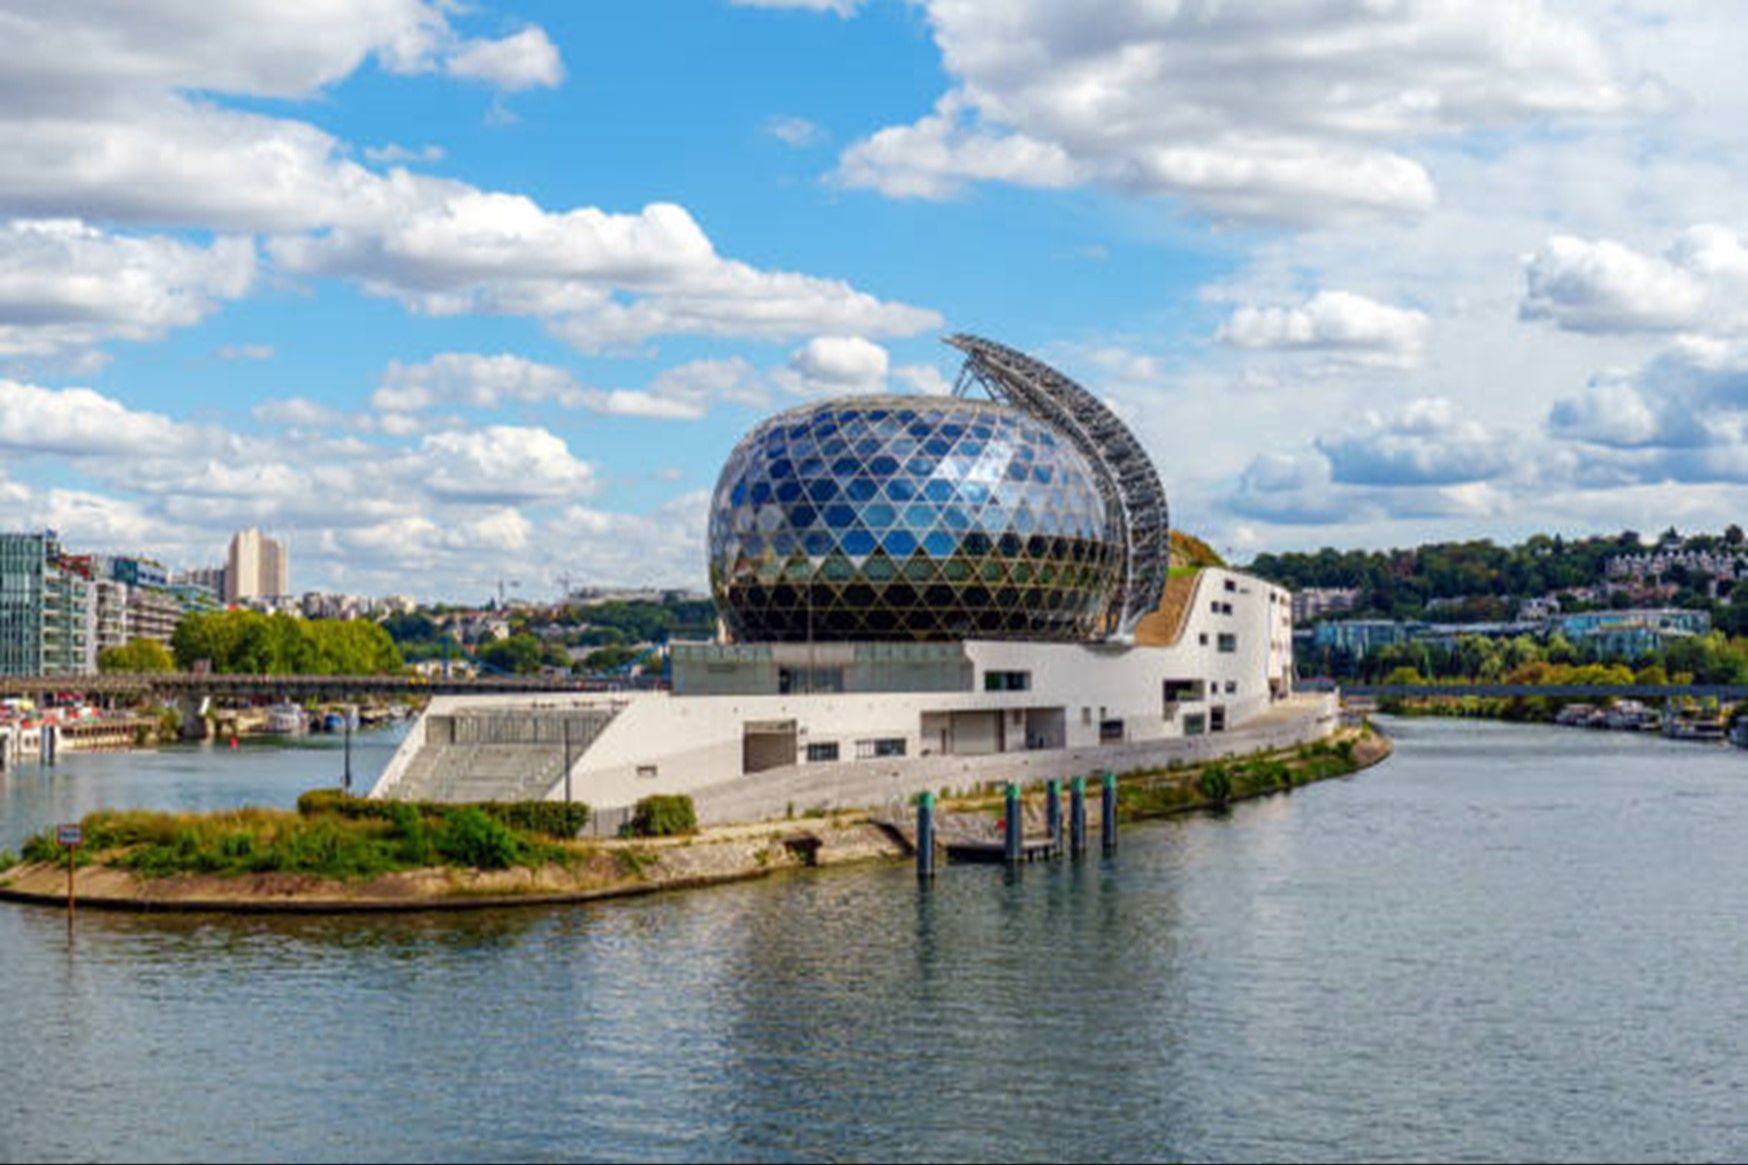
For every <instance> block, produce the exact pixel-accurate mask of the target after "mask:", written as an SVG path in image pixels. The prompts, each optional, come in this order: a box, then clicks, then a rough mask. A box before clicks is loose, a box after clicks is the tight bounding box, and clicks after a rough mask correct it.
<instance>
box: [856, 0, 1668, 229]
mask: <svg viewBox="0 0 1748 1165" xmlns="http://www.w3.org/2000/svg"><path fill="white" fill-rule="evenodd" d="M924 6H925V7H926V9H927V12H928V17H929V22H930V26H931V28H932V31H933V33H934V37H935V40H936V42H937V43H938V44H939V46H940V48H941V53H942V59H943V65H944V67H945V69H946V71H947V72H948V74H949V75H950V76H952V77H953V78H954V82H955V83H954V86H953V88H952V89H951V90H950V91H949V92H948V93H947V95H946V96H945V97H943V98H942V100H941V102H940V103H939V104H938V105H937V107H936V110H935V112H934V113H933V114H931V115H929V116H927V117H924V118H922V119H921V120H919V121H918V122H916V123H914V124H912V125H909V126H900V127H893V128H889V129H886V130H882V131H880V132H878V133H876V134H874V135H873V136H871V137H870V138H868V139H866V140H864V141H862V142H859V143H856V144H855V145H852V146H851V147H850V148H849V149H848V150H846V151H845V153H844V155H843V158H842V161H841V164H840V167H839V170H838V178H839V180H840V181H843V182H845V183H847V184H850V185H857V186H872V187H876V188H878V189H880V190H883V191H884V192H886V193H887V194H889V195H894V196H920V197H942V196H945V195H948V194H951V193H953V192H954V191H955V190H956V189H958V187H959V186H960V185H962V184H963V183H964V182H966V181H977V180H998V181H1005V182H1014V183H1019V184H1023V185H1033V186H1060V185H1069V184H1081V183H1085V182H1090V181H1098V182H1102V183H1105V184H1108V185H1111V186H1114V187H1117V188H1120V189H1125V190H1130V191H1134V192H1138V193H1143V194H1167V195H1177V196H1180V197H1183V198H1184V199H1186V200H1187V201H1188V202H1189V203H1191V204H1192V205H1194V206H1196V207H1197V208H1198V209H1201V210H1204V211H1207V212H1209V213H1211V214H1214V215H1217V216H1221V217H1236V218H1267V219H1276V220H1283V221H1294V222H1304V221H1321V220H1327V219H1329V218H1331V217H1332V216H1340V215H1342V214H1344V213H1348V212H1352V211H1355V210H1359V211H1412V212H1420V211H1425V210H1427V209H1429V208H1430V207H1431V206H1432V205H1433V204H1434V202H1435V192H1434V187H1433V182H1432V179H1431V177H1430V175H1429V174H1428V172H1427V170H1426V168H1425V167H1424V165H1423V164H1422V163H1421V162H1419V161H1418V160H1416V159H1415V158H1413V157H1411V156H1410V155H1409V154H1408V153H1407V152H1406V151H1405V149H1404V147H1406V146H1408V145H1410V144H1412V143H1415V142H1418V141H1422V140H1425V139H1428V138H1436V137H1438V136H1442V135H1447V134H1452V133H1458V132H1463V131H1468V130H1473V129H1478V128H1492V127H1501V126H1511V125H1515V124H1521V123H1524V122H1528V121H1533V120H1539V119H1543V118H1547V117H1550V116H1558V115H1587V116H1588V115H1599V114H1610V113H1616V112H1620V111H1624V110H1629V109H1635V108H1643V107H1645V106H1647V105H1648V104H1651V103H1653V102H1654V101H1656V100H1657V99H1659V98H1660V95H1661V94H1660V91H1659V89H1658V88H1657V86H1655V85H1652V84H1643V83H1639V82H1633V81H1628V80H1625V79H1623V77H1622V71H1621V69H1620V68H1619V67H1618V66H1617V65H1616V63H1615V62H1614V61H1613V60H1611V59H1610V56H1609V54H1608V52H1607V51H1606V50H1605V48H1604V47H1603V45H1602V43H1601V42H1600V41H1599V39H1598V38H1597V37H1596V36H1595V35H1594V34H1593V33H1592V32H1591V31H1589V30H1588V29H1587V28H1585V27H1584V26H1582V25H1580V24H1579V23H1578V22H1577V21H1575V20H1572V19H1569V18H1566V17H1564V16H1561V15H1556V14H1554V13H1551V12H1549V11H1548V10H1546V9H1545V8H1544V7H1543V6H1542V5H1541V4H1540V3H1538V2H1537V0H1482V2H1476V3H1470V4H1446V3H1439V2H1437V0H1404V2H1400V3H1390V4H1379V3H1372V2H1367V0H1336V2H1334V3H1327V4H1320V5H1313V6H1306V5H1303V4H1298V3H1293V2H1291V0H1276V2H1273V3H1252V4H1245V5H1180V4H1165V5H1142V4H1134V3H1128V2H1126V0H1101V2H1098V3H1092V2H1088V3H1081V4H1075V5H1062V4H1058V3H1054V2H1053V0H1016V2H1014V3H1010V4H1007V5H1005V6H1004V7H1003V8H1002V9H1001V10H1000V11H999V12H992V11H991V10H990V8H989V7H988V6H987V5H984V4H981V3H977V2H976V0H924Z"/></svg>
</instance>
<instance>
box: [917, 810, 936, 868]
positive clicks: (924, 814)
mask: <svg viewBox="0 0 1748 1165" xmlns="http://www.w3.org/2000/svg"><path fill="white" fill-rule="evenodd" d="M934 876H935V795H934V794H933V793H930V792H926V791H925V792H923V793H920V794H918V795H917V799H916V880H917V881H919V882H927V881H928V880H929V879H930V878H933V877H934Z"/></svg>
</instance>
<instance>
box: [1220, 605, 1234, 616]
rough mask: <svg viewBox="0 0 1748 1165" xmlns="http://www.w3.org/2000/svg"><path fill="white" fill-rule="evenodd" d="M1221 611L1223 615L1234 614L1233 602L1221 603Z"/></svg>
mask: <svg viewBox="0 0 1748 1165" xmlns="http://www.w3.org/2000/svg"><path fill="white" fill-rule="evenodd" d="M1220 613H1221V614H1222V615H1230V614H1232V604H1231V603H1221V604H1220Z"/></svg>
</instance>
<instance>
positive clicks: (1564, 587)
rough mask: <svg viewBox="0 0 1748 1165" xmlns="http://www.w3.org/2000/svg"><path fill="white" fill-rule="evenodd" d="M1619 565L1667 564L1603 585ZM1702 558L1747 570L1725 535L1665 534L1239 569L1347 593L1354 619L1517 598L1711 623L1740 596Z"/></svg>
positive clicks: (1341, 553) (1743, 556) (1500, 614)
mask: <svg viewBox="0 0 1748 1165" xmlns="http://www.w3.org/2000/svg"><path fill="white" fill-rule="evenodd" d="M1623 556H1635V557H1641V558H1645V559H1653V558H1654V559H1662V560H1667V567H1666V568H1665V567H1664V566H1659V567H1658V569H1657V573H1656V574H1655V576H1654V577H1643V576H1641V577H1630V576H1628V575H1625V574H1621V573H1617V574H1616V575H1614V576H1611V575H1610V574H1609V565H1608V564H1609V562H1610V560H1612V559H1616V558H1621V557H1623ZM1696 556H1697V557H1696ZM1704 556H1716V558H1717V559H1719V560H1728V561H1729V562H1731V563H1734V562H1736V561H1744V562H1748V536H1745V535H1744V534H1743V531H1742V530H1741V528H1740V527H1737V526H1731V527H1730V528H1729V529H1728V530H1726V531H1725V532H1724V533H1723V534H1722V535H1711V534H1697V535H1688V536H1686V537H1683V536H1682V535H1680V534H1678V533H1677V532H1676V531H1675V530H1674V529H1670V530H1667V531H1665V532H1664V533H1663V534H1662V535H1661V536H1660V537H1658V538H1656V539H1655V540H1654V541H1653V540H1641V539H1640V537H1639V535H1638V534H1636V533H1634V532H1633V531H1631V530H1626V531H1623V532H1621V533H1620V534H1613V535H1598V536H1592V537H1588V538H1574V539H1570V540H1568V539H1565V538H1562V537H1560V536H1559V535H1547V534H1536V535H1534V536H1532V537H1530V538H1527V539H1525V540H1524V541H1523V542H1521V543H1518V544H1516V545H1508V546H1500V545H1498V544H1496V543H1494V542H1492V541H1490V540H1487V539H1478V540H1475V541H1470V542H1436V543H1428V544H1425V545H1422V546H1416V547H1411V548H1406V549H1391V550H1336V549H1335V548H1333V547H1324V548H1323V549H1322V550H1317V551H1310V552H1304V553H1298V552H1293V553H1283V554H1259V555H1257V556H1256V559H1255V560H1254V561H1253V562H1251V564H1250V566H1249V568H1248V569H1249V570H1250V571H1251V572H1252V573H1254V574H1257V575H1260V576H1261V577H1263V578H1266V579H1268V580H1269V581H1271V582H1275V583H1279V584H1280V585H1282V586H1284V587H1288V588H1289V589H1292V590H1304V589H1306V588H1308V587H1337V588H1343V589H1352V590H1354V591H1355V592H1356V595H1355V602H1354V604H1353V608H1352V614H1353V615H1383V616H1390V617H1393V618H1398V619H1402V618H1429V619H1434V620H1442V621H1464V620H1471V619H1480V620H1487V619H1508V618H1511V617H1512V616H1513V615H1514V613H1515V612H1516V610H1517V607H1518V604H1519V603H1520V602H1521V601H1522V600H1524V599H1529V598H1540V597H1556V596H1557V597H1558V598H1559V599H1560V604H1561V607H1562V609H1564V610H1568V611H1571V610H1581V609H1584V608H1585V607H1587V606H1616V607H1626V606H1660V605H1665V604H1667V605H1671V606H1689V607H1705V608H1708V609H1711V610H1712V611H1713V613H1714V615H1717V614H1720V613H1721V611H1722V608H1723V606H1724V605H1725V604H1724V603H1723V602H1722V601H1721V600H1724V599H1726V598H1732V597H1733V598H1736V599H1737V600H1738V601H1739V603H1738V605H1748V588H1742V587H1734V582H1735V579H1734V574H1735V573H1736V571H1735V569H1733V568H1731V569H1727V570H1726V571H1725V572H1724V573H1723V574H1721V575H1720V576H1719V577H1715V578H1714V577H1710V576H1709V575H1707V574H1706V573H1705V572H1702V571H1701V570H1700V569H1699V568H1698V567H1697V566H1695V565H1693V564H1694V563H1695V562H1698V561H1700V560H1701V559H1702V558H1704ZM1706 560H1707V561H1709V559H1706ZM1732 589H1734V592H1735V593H1734V594H1732Z"/></svg>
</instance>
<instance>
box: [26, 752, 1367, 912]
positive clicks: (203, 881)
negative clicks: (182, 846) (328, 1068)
mask: <svg viewBox="0 0 1748 1165" xmlns="http://www.w3.org/2000/svg"><path fill="white" fill-rule="evenodd" d="M1390 751H1391V746H1390V742H1389V740H1388V738H1387V737H1384V736H1383V735H1381V734H1379V733H1376V732H1374V731H1372V730H1370V729H1369V728H1364V727H1362V728H1357V729H1344V730H1343V731H1342V732H1340V733H1338V734H1336V736H1334V737H1332V738H1330V739H1329V740H1328V741H1320V742H1318V743H1317V744H1314V745H1307V746H1302V747H1300V748H1298V749H1292V750H1281V751H1278V752H1272V753H1263V754H1258V755H1256V756H1253V757H1249V758H1243V759H1238V760H1229V761H1224V762H1215V763H1210V764H1205V765H1200V766H1194V767H1187V766H1186V767H1183V768H1179V769H1169V770H1153V771H1145V772H1136V773H1131V774H1125V775H1124V776H1122V777H1121V778H1120V779H1119V782H1118V812H1119V819H1120V820H1124V821H1137V820H1143V819H1146V818H1153V817H1162V816H1167V815H1170V814H1174V813H1182V812H1188V811H1192V810H1196V809H1219V808H1221V807H1223V806H1225V805H1226V804H1228V803H1230V802H1233V801H1239V800H1244V799H1248V798H1251V797H1260V796H1267V795H1270V794H1273V793H1279V792H1290V791H1291V790H1292V789H1293V788H1295V787H1297V786H1300V785H1303V784H1307V783H1310V782H1312V781H1318V780H1326V779H1329V778H1331V777H1336V776H1347V775H1351V774H1352V773H1355V772H1358V771H1360V770H1362V769H1365V768H1369V767H1371V766H1372V765H1375V764H1377V763H1379V762H1380V761H1382V760H1384V759H1385V758H1386V757H1388V756H1389V755H1390ZM1026 804H1027V816H1028V819H1030V820H1033V821H1037V820H1041V819H1042V816H1043V807H1042V806H1043V797H1042V794H1041V792H1038V791H1033V792H1032V793H1031V794H1030V795H1028V796H1027V798H1026ZM1001 805H1002V799H1001V797H1000V794H999V791H997V790H994V789H992V790H990V791H989V792H988V793H987V794H986V795H983V796H972V797H962V798H952V799H949V800H947V801H945V802H943V804H942V809H943V811H946V812H953V813H959V814H965V815H970V816H976V815H984V816H987V815H988V814H989V813H990V812H991V811H993V810H998V809H999V808H1000V807H1001ZM235 812H242V813H248V812H250V811H246V810H245V811H235ZM256 812H259V811H256ZM1089 816H1091V817H1092V818H1093V819H1094V821H1096V820H1097V815H1096V814H1089ZM542 852H543V854H544V855H545V856H546V857H548V858H550V859H553V860H540V861H531V862H529V863H528V864H522V865H512V866H511V867H510V868H507V869H497V870H485V869H477V868H460V867H456V866H431V867H425V868H420V869H413V870H399V871H394V872H388V873H382V874H378V875H375V876H361V877H357V878H351V879H347V878H336V877H322V876H316V875H311V874H306V873H285V872H272V873H239V874H213V873H190V872H174V873H163V874H143V873H141V872H140V871H138V870H137V869H133V868H128V867H127V866H124V865H121V864H119V860H120V855H118V854H108V855H106V854H102V853H99V854H93V855H91V861H90V862H89V864H85V865H81V866H80V867H79V868H78V869H77V870H76V871H75V873H74V879H75V887H74V892H75V898H76V901H77V903H78V905H79V906H82V907H90V908H98V909H115V910H134V911H220V912H227V913H301V914H314V913H335V912H351V911H406V910H459V909H469V908H480V907H493V906H508V905H517V906H524V905H526V906H533V905H552V904H560V903H575V902H587V901H594V900H598V899H603V898H615V897H627V896H632V895H642V894H650V893H655V892H658V891H662V890H676V889H686V888H692V887H699V886H708V885H715V884H719V883H724V882H735V881H743V880H747V879H751V878H759V877H764V876H767V875H769V874H771V873H774V872H776V871H778V870H782V869H794V868H799V867H813V866H819V867H824V866H838V865H845V864H850V863H857V862H875V861H895V860H901V859H904V858H907V857H908V856H910V854H911V852H912V851H911V848H910V844H909V842H908V841H907V839H906V836H905V833H904V831H903V830H902V829H901V828H895V827H894V823H888V822H881V821H878V820H876V819H875V818H874V817H873V816H871V815H870V814H868V813H866V812H845V813H839V814H835V815H830V816H824V817H819V818H802V819H799V820H785V821H778V822H766V823H760V824H756V825H730V826H715V827H711V828H708V829H705V830H703V831H700V832H699V833H697V834H694V835H691V836H689V837H682V838H663V839H636V840H613V841H599V842H590V843H582V842H574V841H572V842H554V843H551V844H550V845H548V846H545V847H542ZM66 896H67V870H66V865H65V863H64V862H50V861H32V862H24V863H20V864H18V865H14V866H13V867H11V868H10V869H7V870H5V871H3V872H0V900H9V901H15V902H23V903H31V904H37V905H47V906H64V905H65V904H66Z"/></svg>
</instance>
